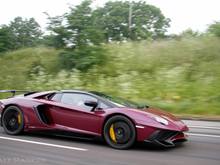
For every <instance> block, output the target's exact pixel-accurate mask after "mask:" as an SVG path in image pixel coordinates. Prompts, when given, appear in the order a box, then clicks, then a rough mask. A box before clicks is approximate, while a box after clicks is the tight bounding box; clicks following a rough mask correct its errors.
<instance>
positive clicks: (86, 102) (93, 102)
mask: <svg viewBox="0 0 220 165" xmlns="http://www.w3.org/2000/svg"><path fill="white" fill-rule="evenodd" d="M84 104H85V105H86V106H89V107H92V109H91V111H94V110H95V108H96V107H97V106H98V102H96V101H90V100H87V101H85V102H84Z"/></svg>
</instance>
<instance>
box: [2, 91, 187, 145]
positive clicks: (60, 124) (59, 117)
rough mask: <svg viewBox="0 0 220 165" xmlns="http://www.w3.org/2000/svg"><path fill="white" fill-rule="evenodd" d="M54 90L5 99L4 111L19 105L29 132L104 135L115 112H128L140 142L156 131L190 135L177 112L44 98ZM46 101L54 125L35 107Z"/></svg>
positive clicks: (125, 113)
mask: <svg viewBox="0 0 220 165" xmlns="http://www.w3.org/2000/svg"><path fill="white" fill-rule="evenodd" d="M53 92H54V91H49V92H41V93H36V94H32V95H30V96H28V97H13V98H9V99H5V100H1V101H0V113H1V114H2V113H3V112H4V110H5V108H6V107H8V106H10V105H15V106H17V107H19V108H20V109H21V110H22V112H23V115H24V121H25V126H24V131H26V132H28V131H38V130H63V131H70V132H75V133H82V134H88V135H95V136H100V137H102V132H103V127H104V124H105V122H106V121H107V119H108V118H110V117H111V116H114V115H124V116H126V117H127V118H129V119H130V120H131V121H132V122H133V124H134V125H135V127H136V133H137V137H136V140H137V141H145V140H146V139H147V138H148V137H149V136H150V135H151V134H152V133H154V132H155V131H156V130H170V131H178V132H180V134H178V135H177V136H175V137H173V138H172V140H177V139H186V138H187V137H186V136H185V135H184V133H183V132H185V131H188V127H187V126H186V125H185V124H184V123H183V122H182V121H180V120H179V119H177V118H176V117H174V116H173V115H171V114H169V113H167V112H164V111H162V110H159V109H155V108H147V109H143V110H140V109H132V108H125V107H124V108H108V109H96V110H95V111H85V110H83V109H81V108H80V107H76V106H71V105H66V104H63V103H60V102H54V101H50V100H47V99H44V98H43V97H42V96H45V95H47V94H50V93H53ZM42 104H43V105H45V106H46V109H45V111H46V112H45V114H46V115H47V117H48V118H49V120H50V124H45V123H44V122H42V121H41V120H40V119H39V117H38V115H37V112H36V109H35V107H37V106H38V105H42ZM1 116H2V115H1ZM156 116H160V117H162V118H164V119H166V120H168V125H163V124H160V123H158V122H157V121H156V120H155V117H156Z"/></svg>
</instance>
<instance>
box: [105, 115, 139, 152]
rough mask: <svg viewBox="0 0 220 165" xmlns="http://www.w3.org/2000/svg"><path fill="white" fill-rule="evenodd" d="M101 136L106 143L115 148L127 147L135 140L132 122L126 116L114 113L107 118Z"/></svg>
mask: <svg viewBox="0 0 220 165" xmlns="http://www.w3.org/2000/svg"><path fill="white" fill-rule="evenodd" d="M103 136H104V139H105V141H106V143H107V144H108V145H109V146H111V147H112V148H115V149H121V150H123V149H128V148H130V147H132V146H133V144H134V143H135V140H136V130H135V127H134V124H133V123H132V122H131V120H129V119H128V118H127V117H125V116H122V115H116V116H113V117H111V118H110V119H108V120H107V122H106V123H105V125H104V130H103Z"/></svg>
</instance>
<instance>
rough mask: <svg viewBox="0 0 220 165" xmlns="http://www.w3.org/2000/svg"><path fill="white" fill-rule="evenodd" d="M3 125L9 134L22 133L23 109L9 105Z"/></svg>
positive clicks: (4, 114)
mask: <svg viewBox="0 0 220 165" xmlns="http://www.w3.org/2000/svg"><path fill="white" fill-rule="evenodd" d="M2 125H3V128H4V130H5V132H6V133H7V134H10V135H17V134H20V133H21V132H22V131H23V128H24V117H23V113H22V111H21V110H20V109H19V108H18V107H16V106H9V107H8V108H6V110H5V111H4V113H3V116H2Z"/></svg>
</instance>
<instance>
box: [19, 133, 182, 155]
mask: <svg viewBox="0 0 220 165" xmlns="http://www.w3.org/2000/svg"><path fill="white" fill-rule="evenodd" d="M23 135H25V136H27V137H33V138H43V139H46V140H57V141H63V142H68V143H69V142H70V143H71V142H77V143H79V144H88V145H91V146H99V147H104V148H109V146H108V145H107V144H106V143H105V141H104V140H103V139H101V138H97V137H96V138H85V137H75V136H67V135H62V134H48V133H41V132H40V133H39V132H32V133H30V132H29V133H23ZM182 145H183V144H178V145H177V146H175V147H162V146H157V145H155V144H151V143H144V142H136V143H135V145H134V146H133V147H132V148H131V149H130V150H133V151H152V152H153V151H157V152H163V151H166V152H167V151H170V150H173V149H176V148H180V147H182Z"/></svg>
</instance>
